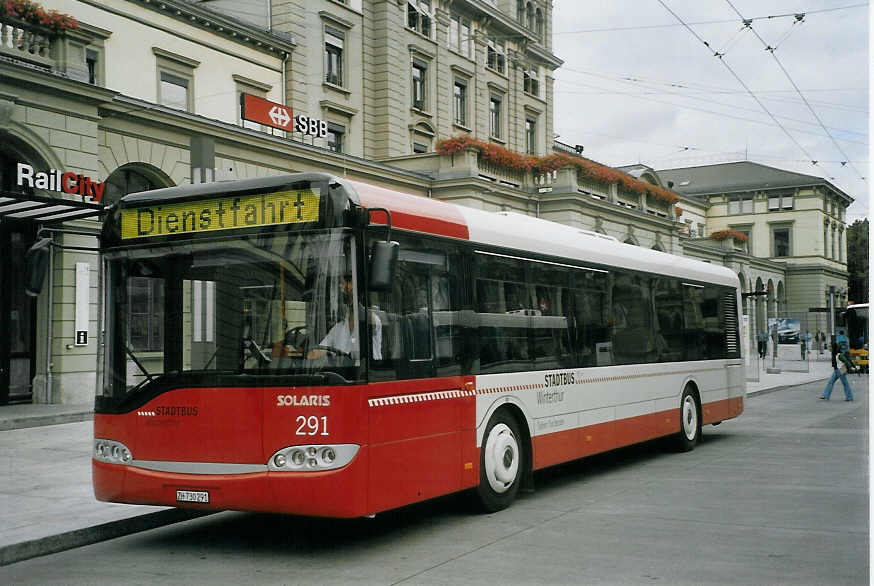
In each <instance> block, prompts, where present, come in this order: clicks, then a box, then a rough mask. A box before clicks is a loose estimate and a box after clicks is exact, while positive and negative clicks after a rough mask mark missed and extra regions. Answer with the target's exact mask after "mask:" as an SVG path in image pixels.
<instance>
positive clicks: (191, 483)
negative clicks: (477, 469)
mask: <svg viewBox="0 0 874 586" xmlns="http://www.w3.org/2000/svg"><path fill="white" fill-rule="evenodd" d="M366 460H367V458H366V450H363V449H362V450H361V452H359V454H358V456H357V457H356V458H355V459H354V460H353V461H352V462H350V463H349V464H348V465H346V466H345V467H343V468H340V469H337V470H328V471H323V472H284V471H283V472H279V471H272V470H264V471H260V472H252V473H241V474H179V473H173V472H159V471H155V470H148V469H145V468H140V467H137V466H132V465H126V464H113V463H107V462H101V461H99V460H96V459H92V460H91V470H92V481H93V485H94V496H95V497H96V498H97V500H100V501H108V502H115V503H129V504H140V505H157V506H170V507H184V508H192V509H200V510H238V511H265V512H274V513H288V514H295V515H311V516H318V517H347V518H348V517H362V516H365V515H367V514H369V511H367V490H366V485H367V482H366V481H367V465H366Z"/></svg>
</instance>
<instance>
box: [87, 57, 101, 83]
mask: <svg viewBox="0 0 874 586" xmlns="http://www.w3.org/2000/svg"><path fill="white" fill-rule="evenodd" d="M99 57H100V55H99V53H98V52H97V51H96V50H94V49H85V68H86V69H87V70H88V83H90V84H91V85H100V70H99V69H98V63H99Z"/></svg>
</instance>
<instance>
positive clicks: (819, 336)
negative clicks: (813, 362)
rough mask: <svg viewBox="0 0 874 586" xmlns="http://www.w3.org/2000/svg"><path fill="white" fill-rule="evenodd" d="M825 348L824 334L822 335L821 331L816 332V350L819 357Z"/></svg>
mask: <svg viewBox="0 0 874 586" xmlns="http://www.w3.org/2000/svg"><path fill="white" fill-rule="evenodd" d="M824 346H825V334H824V333H822V330H817V331H816V350H817V352H819V355H820V356H822V350H823V347H824Z"/></svg>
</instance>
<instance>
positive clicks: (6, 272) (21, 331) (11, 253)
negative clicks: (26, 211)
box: [0, 221, 36, 405]
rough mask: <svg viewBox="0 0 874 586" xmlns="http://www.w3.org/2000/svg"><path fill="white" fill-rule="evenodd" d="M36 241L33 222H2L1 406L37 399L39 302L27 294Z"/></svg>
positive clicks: (0, 274) (0, 271) (0, 265)
mask: <svg viewBox="0 0 874 586" xmlns="http://www.w3.org/2000/svg"><path fill="white" fill-rule="evenodd" d="M35 238H36V228H35V226H34V225H33V224H32V223H30V222H2V221H0V250H3V251H5V253H4V254H3V255H2V256H0V283H2V284H3V290H4V291H3V294H2V295H0V332H4V333H3V335H0V405H2V404H7V403H24V402H27V403H29V402H30V401H31V400H32V398H33V389H32V386H31V385H32V381H33V375H34V370H35V367H36V360H35V359H36V343H35V342H36V340H35V335H34V329H35V327H36V303H35V300H34V298H32V297H29V296H28V295H27V294H26V293H25V292H24V255H25V253H26V252H27V249H28V248H29V247H30V246H31V244H33V242H34V239H35Z"/></svg>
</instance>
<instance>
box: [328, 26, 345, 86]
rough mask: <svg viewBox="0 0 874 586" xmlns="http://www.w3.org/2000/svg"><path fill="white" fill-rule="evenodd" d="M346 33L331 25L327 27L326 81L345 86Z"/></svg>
mask: <svg viewBox="0 0 874 586" xmlns="http://www.w3.org/2000/svg"><path fill="white" fill-rule="evenodd" d="M345 37H346V35H345V34H344V33H343V31H339V30H337V29H335V28H331V27H329V26H326V27H325V81H326V82H328V83H330V84H333V85H337V86H341V87H342V86H343V43H344V41H345Z"/></svg>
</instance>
